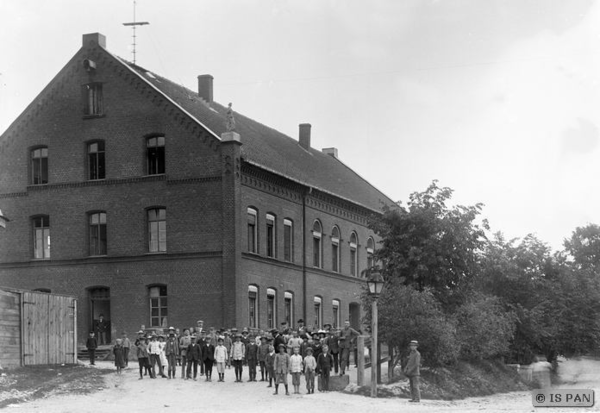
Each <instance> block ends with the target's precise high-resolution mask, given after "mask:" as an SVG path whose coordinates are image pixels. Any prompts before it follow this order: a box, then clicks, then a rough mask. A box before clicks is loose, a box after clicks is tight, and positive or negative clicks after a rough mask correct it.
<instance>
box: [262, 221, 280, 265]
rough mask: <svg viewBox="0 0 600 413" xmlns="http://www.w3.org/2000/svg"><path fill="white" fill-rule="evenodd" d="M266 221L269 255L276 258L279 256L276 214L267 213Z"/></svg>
mask: <svg viewBox="0 0 600 413" xmlns="http://www.w3.org/2000/svg"><path fill="white" fill-rule="evenodd" d="M265 221H266V224H267V228H266V230H267V234H266V235H267V257H273V258H275V257H276V256H277V227H276V226H275V222H276V219H275V215H273V214H267V215H266V217H265Z"/></svg>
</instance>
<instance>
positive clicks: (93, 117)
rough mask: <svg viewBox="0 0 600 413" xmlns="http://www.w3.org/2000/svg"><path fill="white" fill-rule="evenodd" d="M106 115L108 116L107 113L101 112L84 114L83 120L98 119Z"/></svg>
mask: <svg viewBox="0 0 600 413" xmlns="http://www.w3.org/2000/svg"><path fill="white" fill-rule="evenodd" d="M104 117H106V114H105V113H100V114H98V115H83V120H87V119H98V118H104Z"/></svg>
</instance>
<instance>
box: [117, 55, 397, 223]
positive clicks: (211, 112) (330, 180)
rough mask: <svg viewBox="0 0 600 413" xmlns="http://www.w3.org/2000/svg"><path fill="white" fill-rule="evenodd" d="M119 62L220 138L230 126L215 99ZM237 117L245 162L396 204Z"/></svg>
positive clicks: (354, 197) (334, 165) (371, 203)
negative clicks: (205, 98)
mask: <svg viewBox="0 0 600 413" xmlns="http://www.w3.org/2000/svg"><path fill="white" fill-rule="evenodd" d="M120 61H121V62H122V63H124V64H125V65H127V66H129V67H130V68H131V69H133V70H134V71H135V72H136V73H137V74H138V75H139V76H141V77H143V78H144V79H145V80H146V81H148V82H149V83H151V84H152V85H154V86H155V87H156V88H157V89H158V90H160V91H161V92H162V93H163V94H164V95H166V96H167V97H168V98H170V99H171V100H173V101H174V102H175V103H177V104H178V105H179V106H180V107H181V108H182V109H184V110H185V111H186V112H188V113H189V114H190V115H191V116H193V117H194V118H195V119H196V120H197V121H198V122H200V123H201V124H203V125H205V126H206V127H207V128H208V129H210V131H212V132H213V133H214V134H215V135H216V136H217V137H220V136H221V134H222V133H223V132H225V131H226V126H225V125H226V123H225V120H226V113H227V107H225V106H223V105H221V104H219V103H216V102H211V103H210V104H209V103H207V102H205V101H204V100H203V99H202V98H200V97H199V96H198V94H197V93H196V92H193V91H191V90H189V89H187V88H186V87H184V86H181V85H178V84H176V83H174V82H172V81H170V80H168V79H166V78H163V77H162V76H159V75H157V74H155V73H153V72H149V71H147V70H146V69H143V68H141V67H139V66H137V65H134V64H132V63H129V62H127V61H125V60H123V59H120ZM234 117H235V124H236V128H235V130H236V132H238V133H239V134H240V138H241V142H242V154H243V157H244V159H245V160H246V161H247V162H249V163H251V164H253V165H256V166H259V167H262V168H264V169H266V170H269V171H270V172H274V173H276V174H280V175H282V176H285V177H286V178H289V179H291V180H294V181H296V182H298V183H301V184H304V185H308V186H311V187H314V188H315V189H318V190H321V191H323V192H326V193H329V194H333V195H336V196H338V197H340V198H343V199H345V200H348V201H351V202H354V203H357V204H360V205H362V206H364V207H367V208H369V209H372V210H375V211H380V210H381V207H382V205H383V203H385V204H388V205H389V204H392V203H393V201H392V200H390V199H389V198H388V197H387V196H385V195H384V194H383V193H382V192H380V191H379V190H377V189H376V188H375V187H374V186H372V185H371V184H369V183H368V182H367V181H366V180H364V179H363V178H361V177H360V176H359V175H358V174H357V173H355V172H354V171H353V170H352V169H350V168H349V167H347V166H346V165H345V164H344V163H343V162H341V161H340V160H339V159H336V158H334V157H333V156H331V155H327V154H325V153H323V152H321V151H318V150H316V149H314V148H310V149H309V150H306V149H304V148H302V147H301V146H300V145H299V143H298V141H297V140H295V139H292V138H290V137H289V136H287V135H285V134H283V133H281V132H278V131H276V130H275V129H273V128H270V127H268V126H265V125H263V124H261V123H259V122H257V121H255V120H252V119H250V118H248V117H246V116H243V115H241V114H240V113H237V112H234Z"/></svg>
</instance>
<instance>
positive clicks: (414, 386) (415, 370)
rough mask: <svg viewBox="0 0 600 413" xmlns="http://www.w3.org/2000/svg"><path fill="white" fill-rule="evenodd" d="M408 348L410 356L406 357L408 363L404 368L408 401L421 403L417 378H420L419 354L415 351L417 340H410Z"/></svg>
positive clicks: (417, 344)
mask: <svg viewBox="0 0 600 413" xmlns="http://www.w3.org/2000/svg"><path fill="white" fill-rule="evenodd" d="M409 346H410V354H409V356H408V362H407V363H406V366H405V367H404V374H405V375H406V376H407V377H408V379H409V380H410V395H411V397H412V400H409V402H413V403H419V402H420V401H421V389H419V378H420V376H421V372H420V371H419V365H420V364H421V353H419V351H418V350H417V347H418V346H419V342H418V341H417V340H412V341H411V342H410V344H409Z"/></svg>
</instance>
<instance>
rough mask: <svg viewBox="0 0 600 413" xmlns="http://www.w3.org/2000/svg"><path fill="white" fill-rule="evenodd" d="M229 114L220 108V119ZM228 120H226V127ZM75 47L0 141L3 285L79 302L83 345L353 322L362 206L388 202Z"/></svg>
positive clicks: (368, 247) (98, 48)
mask: <svg viewBox="0 0 600 413" xmlns="http://www.w3.org/2000/svg"><path fill="white" fill-rule="evenodd" d="M230 113H231V114H233V115H231V116H230V115H229V114H230ZM228 122H229V127H228ZM299 129H300V130H299V139H298V140H296V139H292V138H290V137H288V136H285V135H283V134H281V133H279V132H277V131H275V130H273V129H271V128H269V127H267V126H264V125H262V124H260V123H258V122H256V121H254V120H252V119H249V118H247V117H244V116H243V115H241V114H239V113H233V112H231V111H230V109H228V108H227V107H224V106H222V105H220V104H218V103H216V102H214V101H213V78H212V76H209V75H202V76H199V77H198V91H191V90H188V89H186V88H184V87H182V86H179V85H177V84H175V83H173V82H171V81H169V80H167V79H165V78H163V77H160V76H158V75H156V74H154V73H152V72H149V71H147V70H145V69H143V68H141V67H139V66H137V65H134V64H132V63H130V62H127V61H125V60H123V59H121V58H119V57H117V56H115V55H113V54H111V53H110V52H108V51H107V50H106V40H105V37H104V36H103V35H101V34H98V33H94V34H87V35H84V36H83V46H82V47H81V49H80V50H79V51H78V52H77V53H76V54H75V55H74V56H73V58H72V59H71V60H70V61H69V62H68V63H67V64H66V66H65V67H64V68H63V69H62V70H61V71H60V72H59V73H58V74H57V75H56V77H55V78H54V79H53V80H52V81H51V82H50V84H49V85H48V86H47V87H46V88H45V89H44V90H43V91H42V92H41V93H40V94H39V95H38V97H37V98H36V99H35V100H34V101H33V102H32V103H31V104H30V105H29V106H28V107H27V108H26V110H25V111H24V112H23V113H22V114H21V115H20V116H19V117H18V118H17V119H16V120H15V122H14V123H13V124H12V125H11V126H10V127H9V128H8V130H7V131H6V132H5V133H4V134H3V135H2V136H1V137H0V208H1V209H2V211H3V213H4V214H5V215H6V216H7V217H9V219H10V222H9V223H8V225H7V227H6V228H4V229H2V233H1V234H0V235H1V236H0V285H3V286H7V287H16V288H23V289H31V290H39V291H46V292H52V293H58V294H68V295H73V296H75V297H77V298H78V302H79V308H78V330H79V334H78V336H79V340H80V341H82V340H83V338H84V337H85V336H86V334H87V331H88V330H89V328H90V326H91V325H92V323H93V321H94V320H96V319H97V318H98V316H99V315H100V314H103V315H104V316H105V318H107V319H109V320H110V322H111V332H112V335H113V338H114V334H115V333H118V334H120V332H121V331H128V332H130V333H131V332H133V331H137V330H138V329H139V328H140V325H145V326H146V327H166V326H168V325H174V326H177V327H183V326H192V325H195V321H196V320H197V319H200V318H201V319H203V320H205V326H215V327H222V326H226V327H233V326H237V327H238V328H240V327H256V328H270V327H275V326H278V325H280V323H281V322H283V321H286V320H287V321H289V322H291V323H292V324H295V321H296V320H297V319H299V318H304V319H305V320H306V321H307V324H309V325H312V324H315V325H323V324H324V323H327V322H329V323H334V324H340V323H341V322H343V320H344V319H346V318H349V319H350V320H351V322H352V324H354V325H356V326H357V325H359V323H360V311H361V310H360V297H359V295H360V292H361V288H362V284H363V283H364V280H363V279H361V271H363V270H364V269H365V268H367V267H368V265H369V260H370V259H371V255H372V252H373V249H374V248H375V244H376V242H375V238H374V235H373V234H372V232H371V231H370V230H369V229H368V228H367V225H366V224H367V217H368V216H369V214H372V213H377V212H379V211H380V210H381V206H382V205H383V204H384V203H385V204H391V203H392V201H391V200H390V199H389V198H388V197H386V196H385V195H384V194H382V193H381V192H379V191H378V190H377V189H375V188H374V187H373V186H371V185H370V184H369V183H368V182H366V181H365V180H363V179H362V178H361V177H360V176H358V175H357V174H356V173H354V172H353V171H352V170H351V169H350V168H348V167H347V166H346V165H344V164H343V163H342V162H341V161H340V160H339V159H338V158H337V150H336V149H334V148H330V149H324V150H323V151H318V150H315V149H314V148H312V147H311V146H310V125H308V124H301V125H300V128H299Z"/></svg>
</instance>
